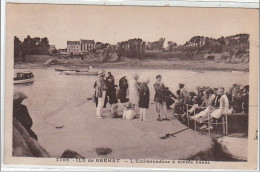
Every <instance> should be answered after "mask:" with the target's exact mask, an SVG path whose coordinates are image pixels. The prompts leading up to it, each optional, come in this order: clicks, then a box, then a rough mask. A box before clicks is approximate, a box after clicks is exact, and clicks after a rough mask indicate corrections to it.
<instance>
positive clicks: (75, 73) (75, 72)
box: [63, 70, 98, 75]
mask: <svg viewBox="0 0 260 173" xmlns="http://www.w3.org/2000/svg"><path fill="white" fill-rule="evenodd" d="M63 73H65V74H66V75H98V71H96V70H91V71H63Z"/></svg>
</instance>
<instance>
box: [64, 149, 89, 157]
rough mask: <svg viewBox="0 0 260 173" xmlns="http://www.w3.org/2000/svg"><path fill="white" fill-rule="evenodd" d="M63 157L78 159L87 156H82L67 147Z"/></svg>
mask: <svg viewBox="0 0 260 173" xmlns="http://www.w3.org/2000/svg"><path fill="white" fill-rule="evenodd" d="M61 158H77V159H84V158H85V157H83V156H81V155H80V154H78V153H77V152H75V151H72V150H70V149H66V150H65V151H64V152H63V154H62V155H61Z"/></svg>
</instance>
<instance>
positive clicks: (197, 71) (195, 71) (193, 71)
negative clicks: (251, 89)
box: [190, 70, 204, 73]
mask: <svg viewBox="0 0 260 173" xmlns="http://www.w3.org/2000/svg"><path fill="white" fill-rule="evenodd" d="M190 73H204V71H201V70H192V71H190Z"/></svg>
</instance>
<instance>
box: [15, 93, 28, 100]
mask: <svg viewBox="0 0 260 173" xmlns="http://www.w3.org/2000/svg"><path fill="white" fill-rule="evenodd" d="M26 98H27V96H26V95H25V94H24V93H22V92H20V91H15V92H14V98H13V99H14V100H18V99H21V100H24V99H26Z"/></svg>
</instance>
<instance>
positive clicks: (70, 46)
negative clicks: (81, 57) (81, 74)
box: [67, 41, 82, 55]
mask: <svg viewBox="0 0 260 173" xmlns="http://www.w3.org/2000/svg"><path fill="white" fill-rule="evenodd" d="M67 52H68V53H70V54H73V55H78V54H81V53H82V51H81V44H80V41H67Z"/></svg>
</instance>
